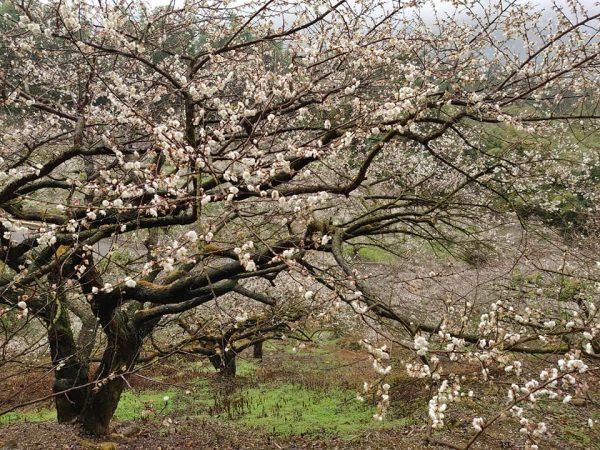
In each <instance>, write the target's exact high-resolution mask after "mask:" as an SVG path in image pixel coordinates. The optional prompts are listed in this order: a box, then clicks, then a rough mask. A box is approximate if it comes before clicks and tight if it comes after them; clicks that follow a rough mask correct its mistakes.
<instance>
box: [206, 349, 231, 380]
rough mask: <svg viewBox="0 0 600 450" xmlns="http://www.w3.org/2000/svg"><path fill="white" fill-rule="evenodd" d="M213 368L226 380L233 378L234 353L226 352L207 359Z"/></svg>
mask: <svg viewBox="0 0 600 450" xmlns="http://www.w3.org/2000/svg"><path fill="white" fill-rule="evenodd" d="M208 359H209V360H210V362H211V363H212V365H213V367H214V368H215V369H216V370H217V371H218V372H219V375H221V376H223V377H227V378H233V377H235V372H236V361H235V352H233V351H227V352H222V353H221V354H220V355H219V354H214V355H211V356H209V357H208Z"/></svg>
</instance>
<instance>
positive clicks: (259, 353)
mask: <svg viewBox="0 0 600 450" xmlns="http://www.w3.org/2000/svg"><path fill="white" fill-rule="evenodd" d="M252 356H254V358H256V359H262V357H263V342H262V341H260V342H257V343H256V344H254V347H253V351H252Z"/></svg>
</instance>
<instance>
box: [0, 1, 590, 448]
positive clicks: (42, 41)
mask: <svg viewBox="0 0 600 450" xmlns="http://www.w3.org/2000/svg"><path fill="white" fill-rule="evenodd" d="M435 3H436V2H426V1H419V0H413V1H400V2H381V3H376V2H346V1H339V2H329V1H321V0H314V1H312V0H311V1H306V2H288V1H284V0H281V1H280V0H270V1H261V2H258V1H257V2H255V1H249V2H243V3H240V4H238V3H229V2H217V1H214V2H212V1H193V0H190V1H185V2H183V3H182V4H181V5H179V4H177V5H173V4H171V5H169V6H162V7H154V8H153V7H151V6H149V5H148V4H146V3H143V2H138V1H135V2H121V1H116V0H115V1H108V2H104V1H102V2H86V1H76V2H54V1H50V2H20V1H14V2H12V3H10V4H7V7H6V10H5V12H4V16H3V17H2V19H1V20H2V22H1V24H0V25H1V30H2V31H1V36H0V52H1V54H2V62H1V64H0V87H1V93H0V101H1V103H0V107H1V109H0V120H1V122H0V131H1V133H2V134H1V138H0V157H1V159H0V170H1V171H0V211H1V212H0V215H1V220H2V223H1V227H0V228H1V230H0V231H1V235H0V240H1V244H2V248H1V251H0V255H1V257H2V261H3V263H4V267H3V273H2V279H1V280H0V290H1V297H0V302H2V304H3V305H4V309H2V310H1V313H0V314H2V315H5V316H7V317H8V316H10V318H11V320H13V319H14V320H15V324H16V325H14V326H16V327H19V326H20V325H18V324H19V323H21V324H22V323H23V322H25V323H28V324H29V326H30V327H42V328H43V329H44V330H45V331H46V339H47V345H48V348H49V351H50V357H51V361H52V364H53V370H54V374H55V383H54V393H55V394H56V395H55V401H56V409H57V413H58V420H59V421H61V422H80V423H81V424H83V427H84V429H85V430H86V431H87V432H90V433H93V434H98V435H102V434H106V433H107V432H108V430H109V425H110V421H111V418H112V416H113V414H114V412H115V409H116V407H117V405H118V402H119V398H120V396H121V393H122V391H123V389H124V388H125V387H126V376H125V374H129V373H131V372H132V371H134V370H135V366H136V362H138V360H139V359H140V358H141V355H142V353H143V352H144V345H145V344H147V341H148V340H149V339H148V337H149V336H153V334H154V333H156V332H157V330H159V329H160V330H162V329H163V328H164V327H165V326H166V324H168V323H169V320H170V319H172V318H177V320H178V321H179V323H180V324H185V327H187V328H186V329H187V331H190V330H193V332H190V333H188V334H190V335H191V336H195V339H197V340H199V341H202V339H204V340H206V341H207V342H213V341H215V339H216V338H214V333H215V331H214V330H213V329H211V330H205V329H202V325H203V323H209V322H210V323H211V327H214V326H215V325H214V324H215V323H217V324H219V326H220V327H221V331H222V333H223V334H222V335H223V336H224V335H227V336H230V335H231V336H233V335H235V334H236V333H237V334H238V335H240V336H242V337H243V338H244V339H247V342H245V343H244V344H243V345H242V347H243V348H246V347H247V346H250V345H254V344H255V343H259V342H263V341H264V340H266V339H270V338H279V337H281V335H282V334H285V333H290V334H293V332H294V330H295V329H296V328H297V327H299V326H300V325H299V323H298V322H302V326H304V327H311V326H314V327H318V326H323V325H324V324H327V323H328V322H329V321H333V320H336V321H337V320H340V318H342V319H343V320H345V321H357V322H362V323H364V324H368V329H369V330H370V331H371V332H374V333H375V334H376V335H377V339H379V340H383V341H386V342H390V343H393V345H394V346H397V347H399V348H404V349H407V350H409V351H410V352H412V353H413V354H414V361H413V362H411V363H409V364H407V366H406V370H407V371H408V372H409V373H410V374H412V375H414V376H416V377H420V378H426V379H428V380H429V382H430V386H431V387H432V390H435V391H436V392H437V393H436V394H435V396H434V397H433V398H432V402H430V418H431V423H430V425H431V427H432V429H434V430H438V429H442V428H443V424H444V422H443V414H444V411H445V408H446V407H447V404H448V402H449V399H450V398H451V397H452V398H453V397H456V395H455V394H453V393H449V392H447V391H448V390H449V389H451V388H450V387H449V386H451V384H450V383H455V389H458V390H459V388H458V381H459V378H460V377H458V376H457V375H456V374H453V372H452V369H451V368H448V367H447V366H448V364H449V363H454V362H465V363H468V364H473V363H476V364H478V365H479V369H478V370H479V372H480V373H481V376H482V377H483V378H484V379H486V380H487V379H488V378H494V377H495V376H496V375H493V376H491V372H492V371H495V370H496V369H498V367H499V368H500V370H501V371H504V372H505V373H506V374H511V375H510V376H512V375H513V374H514V372H511V371H512V370H513V369H509V367H513V368H514V363H513V359H512V358H513V357H512V356H511V355H513V354H519V355H520V354H538V355H557V360H558V358H559V357H562V358H563V360H564V359H565V358H566V360H568V361H579V362H580V363H578V364H581V366H579V367H584V366H585V367H586V369H587V368H588V367H592V368H593V370H596V369H595V368H597V364H598V359H597V355H598V354H599V353H600V341H599V339H600V338H599V336H600V334H599V327H600V322H599V321H598V313H597V307H596V305H597V301H598V285H597V283H598V281H599V279H600V278H599V271H598V267H597V266H596V261H595V260H594V257H593V256H589V255H588V254H587V253H585V252H583V251H582V252H579V251H575V250H573V251H572V254H573V255H574V257H573V258H571V256H568V255H567V253H565V256H564V259H563V261H562V262H563V264H559V265H558V267H557V266H556V264H555V265H554V266H545V267H540V268H539V271H540V272H544V273H545V274H548V277H547V279H546V280H547V281H548V283H549V284H548V285H547V286H541V285H540V286H535V287H532V286H526V287H525V289H527V288H529V289H532V290H533V291H534V294H533V296H532V297H531V299H533V300H535V301H533V300H532V301H531V302H530V303H531V304H527V305H525V302H524V301H523V297H522V296H521V294H522V293H523V286H522V284H519V285H518V286H517V285H516V284H514V283H513V284H510V283H509V285H506V284H503V283H504V282H505V281H506V280H507V278H506V277H503V278H502V279H501V280H500V277H498V279H495V280H494V282H493V283H492V282H490V283H489V284H490V285H493V287H494V289H496V291H495V292H494V294H493V295H492V297H491V298H493V301H487V302H484V303H483V304H479V303H478V304H474V303H473V302H472V299H469V298H468V294H465V295H464V296H463V298H460V299H459V300H457V301H452V300H449V301H448V302H445V303H444V306H443V308H444V311H443V312H441V313H438V314H437V315H436V316H434V317H432V316H430V315H429V316H428V315H423V316H421V317H415V316H414V314H412V313H411V311H410V307H407V304H406V302H405V301H403V300H404V299H402V298H399V295H398V292H395V293H394V292H391V293H390V292H382V291H381V289H378V286H377V283H376V282H375V283H374V282H372V280H371V277H370V275H369V274H368V273H366V272H365V271H364V267H362V266H361V264H359V263H358V264H357V263H356V260H355V258H353V257H352V248H355V247H356V246H358V247H360V246H361V245H363V246H364V245H375V246H380V247H383V248H389V249H392V251H395V250H393V249H396V248H398V246H400V247H402V245H404V246H405V247H406V248H408V247H409V246H411V245H413V243H416V242H420V243H427V244H430V245H438V246H442V247H444V248H448V249H449V252H450V253H451V255H452V256H453V257H455V256H456V255H463V256H464V255H465V254H466V253H465V252H470V253H469V255H470V257H471V261H472V262H473V264H475V265H476V264H478V263H479V262H478V261H479V259H481V258H483V257H482V256H481V257H480V256H477V252H482V251H483V253H484V254H497V253H498V252H499V251H500V252H501V251H502V247H501V245H500V244H501V243H503V242H506V236H505V235H504V234H503V233H505V232H506V230H507V229H510V230H512V231H511V233H513V234H514V230H515V228H518V233H524V232H529V233H532V232H533V230H545V231H547V230H551V231H552V233H550V232H548V233H546V234H544V236H552V238H551V242H552V243H553V244H552V245H555V246H556V247H561V246H563V245H564V244H565V242H566V241H565V239H567V237H568V238H569V239H572V240H573V241H577V242H580V241H581V242H583V241H584V240H586V239H587V240H589V239H590V236H594V232H595V231H597V228H595V227H596V226H597V222H596V221H597V217H598V210H597V205H598V170H599V168H600V164H599V156H600V155H599V154H598V152H597V151H593V150H592V149H590V148H589V146H588V145H587V144H586V143H587V142H588V141H587V140H586V137H587V136H590V135H594V134H595V133H597V132H598V124H599V121H598V119H600V115H599V114H598V112H597V99H598V98H600V92H599V90H600V89H599V86H600V83H599V74H598V53H599V52H600V46H599V42H600V41H599V40H598V35H597V33H598V27H599V25H600V22H599V19H600V12H598V11H597V8H596V9H593V8H588V7H586V6H583V5H581V4H579V3H577V2H571V3H572V4H571V3H570V4H569V6H568V7H566V6H565V7H560V6H555V7H554V8H553V9H549V10H541V9H540V8H539V7H536V6H534V5H530V4H528V3H527V2H504V1H501V2H495V3H494V4H488V3H486V2H478V1H454V2H452V5H450V6H451V7H452V12H447V11H446V12H444V11H443V10H438V9H436V8H435V5H434V4H435ZM432 8H433V9H432ZM431 10H433V11H434V12H435V13H434V14H433V16H431V17H429V18H426V17H425V16H423V15H422V12H423V11H431ZM596 150H597V149H596ZM545 231H544V232H545ZM540 233H541V231H540ZM586 242H587V241H586ZM511 247H512V248H511V249H512V250H514V249H515V248H516V247H518V245H512V246H511ZM561 248H562V247H561ZM572 248H573V249H575V248H576V246H575V245H574V246H573V247H572ZM577 248H579V247H577ZM482 249H483V250H482ZM507 254H508V253H507ZM474 255H475V256H474ZM524 255H525V253H524V252H522V253H519V254H518V255H516V256H514V259H515V260H516V261H523V260H524V259H526V256H524ZM478 258H479V259H478ZM573 259H576V260H577V262H576V263H574V262H572V261H571V260H573ZM567 260H568V261H567ZM515 265H516V263H515ZM416 272H417V270H415V273H416ZM438 275H439V274H435V273H434V274H433V275H431V276H430V277H429V278H430V279H435V278H436V277H437V276H438ZM565 278H569V279H573V280H577V281H578V282H579V281H582V280H583V281H585V283H583V282H581V283H580V289H579V291H578V292H577V295H574V296H572V297H569V298H567V299H566V300H565V299H564V298H562V297H561V295H562V294H561V292H562V288H561V287H558V288H556V286H557V284H553V283H554V281H556V280H559V281H561V282H562V281H564V279H565ZM513 281H514V280H513ZM315 286H316V287H315ZM560 286H562V285H560ZM557 289H558V294H557V296H558V297H557V298H558V300H557V301H554V300H555V298H554V292H556V291H557ZM516 292H518V295H517V294H516ZM528 298H530V297H528ZM211 304H215V305H218V308H216V309H215V310H213V311H212V312H210V314H213V315H214V317H218V320H216V319H215V320H213V321H207V320H205V319H206V318H205V317H202V315H201V314H200V313H199V311H205V310H206V311H209V309H206V308H210V305H211ZM548 305H552V306H548ZM203 308H205V309H203ZM198 314H200V315H198ZM74 317H77V318H79V320H80V321H81V322H82V323H83V324H84V326H83V328H82V330H83V331H82V332H79V333H78V334H77V340H76V339H75V334H74V332H73V324H72V322H73V318H74ZM199 317H200V318H202V320H200V318H199ZM255 317H260V318H261V319H260V320H258V319H254V318H255ZM265 317H268V320H266V319H262V318H265ZM470 319H473V320H470ZM194 322H195V325H193V324H194ZM257 324H264V325H263V326H262V328H260V329H257V328H256V327H257ZM96 325H97V329H96ZM185 327H184V328H185ZM246 328H247V329H248V330H249V331H248V333H246V334H244V333H243V330H244V329H246ZM228 330H229V331H228ZM209 331H210V333H209ZM100 334H101V336H99V335H100ZM190 342H191V341H190V338H189V336H188V337H185V338H182V340H181V341H176V342H175V343H173V342H171V346H169V350H168V352H172V351H173V352H174V351H176V348H177V347H178V346H179V347H180V348H182V349H183V348H184V346H186V345H188V344H189V343H190ZM215 342H216V341H215ZM173 344H174V345H173ZM97 345H102V346H103V348H102V356H101V359H100V364H99V366H98V367H97V368H96V369H95V370H91V367H90V366H91V360H92V357H91V355H92V353H93V350H92V349H93V348H94V347H95V346H97ZM220 345H221V344H220ZM221 346H222V347H223V348H222V349H221V350H219V352H220V353H219V354H220V355H221V356H220V357H221V360H222V361H224V359H223V358H224V357H225V354H226V351H229V350H230V349H232V348H234V346H228V345H224V344H222V345H221ZM242 347H240V350H239V351H241V349H242ZM185 348H187V347H185ZM194 348H195V349H196V350H197V351H198V352H199V353H203V352H204V353H203V354H206V355H209V356H212V357H213V358H214V357H215V355H216V350H215V348H216V344H215V345H213V344H211V345H210V348H208V347H206V346H200V347H194ZM368 348H369V349H370V350H369V353H370V354H371V357H372V358H373V360H374V368H375V370H376V372H377V373H378V375H381V379H380V380H379V381H378V382H377V383H375V384H374V386H376V387H378V388H377V389H378V391H379V393H380V396H381V399H382V400H381V401H382V403H380V405H379V409H378V413H377V418H378V419H382V418H383V416H384V414H385V408H386V404H387V403H389V394H388V390H389V385H387V384H386V382H385V376H386V375H387V373H389V370H391V366H388V365H387V359H389V352H388V351H387V347H385V349H386V351H385V352H384V353H385V355H386V358H385V360H386V361H383V362H381V361H379V359H380V356H381V354H382V353H381V352H382V351H381V350H380V349H381V348H384V347H380V346H373V345H371V344H370V343H369V344H368ZM155 354H156V355H159V354H161V355H162V354H164V352H163V351H158V352H157V353H155ZM378 355H379V356H378ZM565 355H566V356H565ZM228 358H229V357H228ZM228 360H229V359H228ZM563 362H564V361H563ZM228 364H229V363H227V364H225V363H224V365H225V366H227V365H228ZM511 364H512V366H511ZM557 364H558V363H557ZM565 364H567V365H568V364H571V363H569V362H567V363H565ZM388 367H389V368H388ZM560 370H561V372H560V374H558V372H557V373H553V374H552V375H551V378H548V377H546V378H545V381H544V383H542V384H539V383H538V384H537V385H536V386H534V387H533V388H534V389H532V387H531V386H530V387H526V389H527V392H526V391H525V390H523V389H525V388H520V387H519V386H517V389H515V392H516V394H514V395H518V393H519V392H523V393H531V395H537V394H535V393H537V392H539V389H540V386H543V387H546V386H547V385H549V384H552V383H555V382H557V381H558V380H559V378H560V379H564V378H568V379H570V378H569V377H574V382H573V385H575V384H577V380H576V377H577V374H583V373H584V372H586V371H587V370H585V371H581V370H579V371H573V367H569V368H568V369H563V368H561V369H560ZM567 375H568V377H567ZM548 380H552V381H548ZM551 387H552V386H551ZM511 389H512V388H511ZM457 392H458V391H457ZM511 392H512V391H511ZM544 392H554V391H550V390H548V389H547V390H546V391H544ZM458 395H459V396H460V393H459V394H458ZM556 395H562V391H561V393H560V394H556ZM517 399H518V400H519V401H521V400H520V399H521V397H514V396H513V398H511V402H513V403H514V405H513V404H511V408H512V407H517V403H518V402H517ZM510 411H512V412H513V413H514V411H516V410H513V409H510ZM515 414H517V413H515ZM517 416H518V417H519V418H522V414H517ZM476 419H478V420H474V421H473V427H474V429H475V431H476V435H475V436H474V437H473V440H472V441H471V442H470V443H468V444H467V447H469V446H470V445H472V442H473V441H474V439H477V437H478V436H479V434H481V433H482V432H484V430H485V429H486V427H487V426H488V424H491V423H492V422H493V421H495V420H496V419H491V420H489V421H487V422H486V420H485V419H481V420H479V419H480V418H476ZM523 420H525V421H526V420H527V419H523ZM523 427H524V428H525V430H526V432H524V433H523V434H524V435H525V437H526V439H527V442H528V443H530V444H531V445H537V439H538V438H539V436H540V435H541V434H543V433H542V432H541V431H540V432H538V431H536V430H537V428H536V429H533V428H532V425H531V426H530V423H529V422H526V423H525V424H524V425H523ZM532 430H533V431H532Z"/></svg>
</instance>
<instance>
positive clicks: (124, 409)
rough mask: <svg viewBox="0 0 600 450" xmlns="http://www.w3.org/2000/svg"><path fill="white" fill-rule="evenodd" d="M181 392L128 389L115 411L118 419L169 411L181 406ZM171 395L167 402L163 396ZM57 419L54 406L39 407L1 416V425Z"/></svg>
mask: <svg viewBox="0 0 600 450" xmlns="http://www.w3.org/2000/svg"><path fill="white" fill-rule="evenodd" d="M179 395H180V394H179V393H178V392H177V391H173V390H169V391H163V392H158V391H157V392H133V391H126V392H124V393H123V395H122V396H121V400H120V401H119V406H118V407H117V411H116V412H115V419H116V420H132V419H137V418H138V417H141V416H142V411H144V410H147V411H149V412H151V413H157V412H160V413H162V414H166V413H169V412H171V411H173V410H175V409H177V408H179V407H180V402H179V401H178V398H179ZM165 396H168V397H169V401H167V402H165V401H164V400H163V398H164V397H165ZM53 420H56V410H55V409H54V408H53V407H50V408H39V409H35V410H30V411H14V412H10V413H7V414H4V415H3V416H0V426H2V425H8V424H9V423H13V422H48V421H53Z"/></svg>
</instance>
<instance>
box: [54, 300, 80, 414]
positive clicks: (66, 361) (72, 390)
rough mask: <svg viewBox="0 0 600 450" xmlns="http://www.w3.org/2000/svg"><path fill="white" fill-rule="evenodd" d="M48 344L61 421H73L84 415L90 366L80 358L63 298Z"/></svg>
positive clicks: (57, 307) (58, 307)
mask: <svg viewBox="0 0 600 450" xmlns="http://www.w3.org/2000/svg"><path fill="white" fill-rule="evenodd" d="M50 309H51V312H50V315H49V321H48V324H47V326H48V342H49V344H50V356H51V358H52V364H53V365H54V367H55V370H54V385H53V387H52V390H53V392H54V393H55V394H57V395H56V396H55V397H54V399H55V405H56V415H57V419H58V422H61V423H62V422H73V421H74V420H75V419H76V418H77V416H78V415H79V413H80V412H81V410H82V408H83V405H84V403H85V398H86V396H87V392H88V387H87V386H86V384H87V382H88V369H89V368H88V364H87V362H86V361H85V360H81V359H80V358H79V354H78V349H77V345H76V344H75V339H74V338H73V332H72V330H71V321H70V319H69V315H68V312H67V310H66V308H65V305H64V304H63V303H62V302H61V301H60V295H57V296H56V297H55V302H54V303H53V304H52V305H51V308H50Z"/></svg>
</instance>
